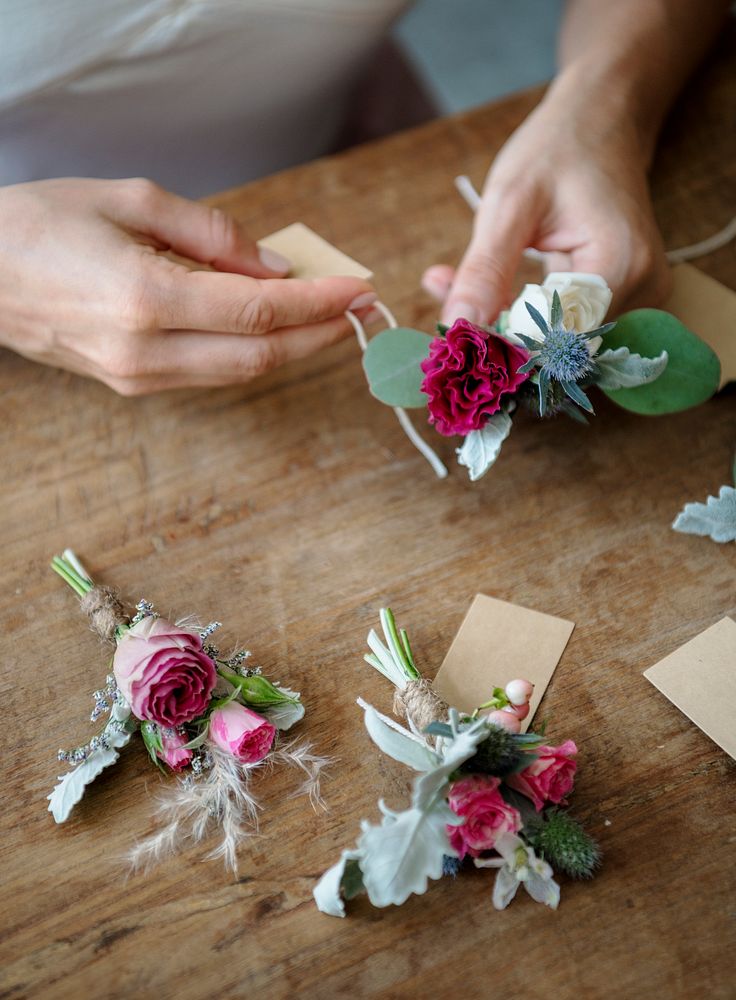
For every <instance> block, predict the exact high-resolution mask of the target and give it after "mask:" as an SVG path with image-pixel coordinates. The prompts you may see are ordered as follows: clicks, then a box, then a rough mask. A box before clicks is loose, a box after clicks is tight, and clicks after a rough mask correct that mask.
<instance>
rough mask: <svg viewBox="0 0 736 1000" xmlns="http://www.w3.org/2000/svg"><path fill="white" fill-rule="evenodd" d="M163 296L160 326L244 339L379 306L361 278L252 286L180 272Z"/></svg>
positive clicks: (261, 282) (244, 281)
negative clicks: (375, 305)
mask: <svg viewBox="0 0 736 1000" xmlns="http://www.w3.org/2000/svg"><path fill="white" fill-rule="evenodd" d="M171 279H172V280H171V281H170V283H169V286H168V288H167V290H166V291H165V292H164V294H163V296H162V301H161V306H160V310H161V313H162V315H161V316H160V317H159V318H160V322H159V326H161V327H162V328H164V329H170V330H171V329H178V330H215V331H218V332H221V333H237V334H242V335H246V336H251V335H256V336H257V335H260V334H265V333H269V332H270V331H271V330H278V329H280V328H281V327H287V326H306V325H308V324H313V323H322V322H324V321H325V320H328V319H332V318H334V317H336V316H341V315H342V314H343V313H344V312H345V310H346V309H361V308H364V307H366V306H368V305H370V304H371V303H372V302H375V301H376V298H377V296H376V293H375V292H374V291H373V289H372V288H371V286H370V285H369V284H368V282H367V281H363V279H362V278H348V277H340V278H315V279H314V280H313V281H304V280H301V279H298V278H283V279H281V280H278V281H276V280H273V279H272V280H268V279H266V280H254V279H252V278H246V277H242V276H240V275H233V274H218V273H216V272H214V271H187V270H186V269H185V268H177V269H176V271H175V272H172V273H171Z"/></svg>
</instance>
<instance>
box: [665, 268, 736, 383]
mask: <svg viewBox="0 0 736 1000" xmlns="http://www.w3.org/2000/svg"><path fill="white" fill-rule="evenodd" d="M672 281H673V287H672V295H671V296H670V298H669V300H668V301H667V303H666V304H665V306H664V308H665V309H666V310H667V311H668V312H671V313H672V314H673V315H675V316H677V318H678V319H679V320H680V322H681V323H684V324H685V326H686V327H687V328H688V329H689V330H692V331H693V333H697V335H698V336H699V337H700V339H701V340H704V341H705V342H706V344H708V346H709V347H711V348H712V349H713V350H714V351H715V352H716V354H717V355H718V357H719V359H720V362H721V388H723V386H724V385H726V383H727V382H734V381H736V292H733V291H731V289H730V288H726V286H725V285H722V284H721V283H720V281H716V279H715V278H711V277H710V275H708V274H704V273H703V271H699V270H698V269H697V267H692V265H690V264H678V265H677V267H674V268H673V269H672Z"/></svg>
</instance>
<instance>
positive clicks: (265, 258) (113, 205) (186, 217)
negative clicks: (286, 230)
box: [108, 179, 291, 278]
mask: <svg viewBox="0 0 736 1000" xmlns="http://www.w3.org/2000/svg"><path fill="white" fill-rule="evenodd" d="M111 191H112V194H111V197H110V204H109V206H108V214H109V215H110V216H111V217H112V218H114V219H115V221H117V222H119V223H120V224H122V225H125V226H126V227H132V228H134V229H135V231H136V232H138V233H141V234H142V235H144V236H147V237H149V238H151V239H152V240H154V241H155V242H156V244H157V246H159V247H165V248H168V249H171V250H174V251H175V253H177V254H180V255H181V256H183V257H189V258H190V259H191V260H196V261H199V262H200V263H201V264H209V265H211V266H212V267H214V268H216V269H217V270H219V271H232V272H234V273H236V274H249V275H252V276H253V277H255V278H273V277H276V276H283V275H285V274H288V272H289V269H290V267H291V263H290V261H288V260H287V259H286V258H285V257H282V256H281V254H278V253H276V252H275V251H273V250H268V249H266V248H265V247H259V246H258V244H257V243H255V241H254V240H252V239H250V238H249V237H248V236H247V235H246V233H245V232H244V230H243V228H242V227H241V225H240V223H239V222H237V220H235V219H234V218H233V217H232V216H230V215H227V214H226V213H225V212H223V211H221V210H220V209H219V208H210V206H208V205H202V204H200V203H199V202H196V201H189V200H188V199H186V198H180V197H179V195H176V194H172V193H171V192H170V191H165V190H164V189H163V188H161V187H159V186H158V185H157V184H154V183H153V182H152V181H148V180H144V179H135V180H127V181H118V182H116V183H115V185H114V186H111Z"/></svg>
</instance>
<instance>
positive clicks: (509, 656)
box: [433, 594, 575, 732]
mask: <svg viewBox="0 0 736 1000" xmlns="http://www.w3.org/2000/svg"><path fill="white" fill-rule="evenodd" d="M574 628H575V625H574V623H573V622H568V621H565V620H564V619H563V618H554V617H552V615H545V614H542V613H541V612H539V611H530V610H529V609H528V608H520V607H519V606H518V605H516V604H507V603H506V601H497V600H496V599H495V598H494V597H486V595H485V594H477V595H476V597H475V599H474V601H473V603H472V604H471V605H470V610H469V611H468V613H467V615H466V616H465V620H464V621H463V623H462V625H461V626H460V630H459V631H458V633H457V635H456V636H455V638H454V640H453V643H452V645H451V646H450V649H449V651H448V653H447V656H446V657H445V659H444V662H443V664H442V666H441V667H440V669H439V671H438V673H437V676H436V677H435V679H434V681H433V687H434V689H435V690H436V691H437V693H438V694H439V695H441V697H442V698H444V699H445V701H446V702H447V704H448V705H450V706H452V707H454V708H458V709H460V711H461V712H472V711H473V709H475V708H477V706H478V705H482V704H483V702H484V701H488V699H489V698H490V697H491V696H492V694H493V688H494V687H505V686H506V684H508V682H509V681H511V680H514V678H516V677H521V678H524V679H525V680H528V681H531V683H532V684H533V685H534V694H533V695H532V700H531V702H530V709H529V715H527V717H526V719H525V720H524V721H523V722H522V724H521V728H522V732H525V731H526V729H527V728H528V726H529V724H530V723H531V721H532V719H533V718H534V713H535V712H536V710H537V707H538V706H539V702H540V701H541V700H542V695H543V694H544V692H545V691H546V690H547V685H548V684H549V682H550V680H551V679H552V674H553V673H554V671H555V667H556V666H557V664H558V662H559V660H560V657H561V656H562V654H563V652H564V650H565V646H566V645H567V641H568V639H569V638H570V636H571V635H572V630H573V629H574Z"/></svg>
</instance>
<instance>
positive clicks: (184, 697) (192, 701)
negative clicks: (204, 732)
mask: <svg viewBox="0 0 736 1000" xmlns="http://www.w3.org/2000/svg"><path fill="white" fill-rule="evenodd" d="M112 669H113V673H114V674H115V680H116V681H117V685H118V687H119V688H120V690H121V692H122V693H123V695H124V696H125V698H126V700H127V701H128V703H129V705H130V708H131V711H132V713H133V715H135V716H136V718H138V719H149V720H150V721H151V722H156V723H158V725H159V726H168V727H170V728H172V729H173V728H176V727H177V726H180V725H182V724H183V723H185V722H191V721H192V719H196V718H197V717H198V716H200V715H202V714H203V713H204V711H205V709H206V708H207V705H208V704H209V700H210V695H211V694H212V690H213V688H214V686H215V684H216V682H217V674H216V672H215V665H214V663H213V662H212V660H211V659H210V658H209V656H207V654H206V653H205V652H204V650H203V649H202V640H201V639H200V638H199V635H198V633H197V632H194V631H192V630H191V629H185V628H179V627H178V626H176V625H172V624H171V622H167V621H165V620H164V619H163V618H154V617H152V616H149V617H146V618H142V619H141V621H139V622H138V623H137V624H136V625H134V626H133V627H132V628H131V629H130V630H129V631H128V632H126V633H125V635H124V636H123V637H122V639H120V641H119V642H118V645H117V649H116V650H115V656H114V657H113V663H112Z"/></svg>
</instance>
